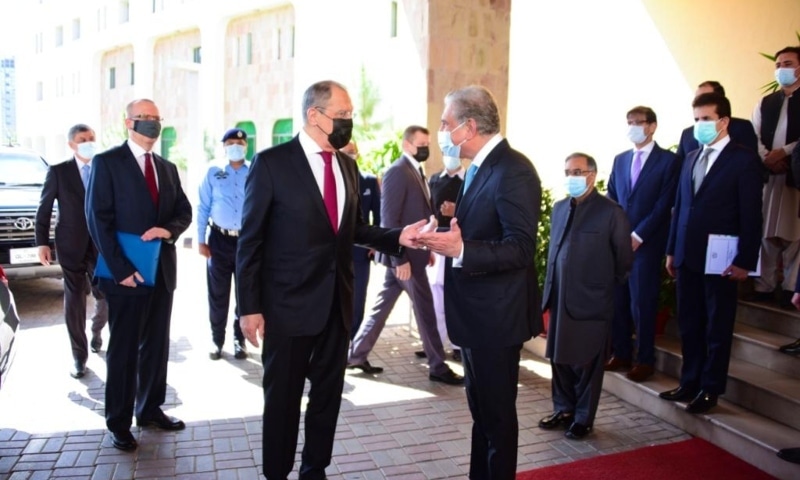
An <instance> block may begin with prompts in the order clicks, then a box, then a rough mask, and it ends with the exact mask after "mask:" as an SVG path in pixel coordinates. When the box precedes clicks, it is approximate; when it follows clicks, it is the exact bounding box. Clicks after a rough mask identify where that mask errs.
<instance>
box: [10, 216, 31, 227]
mask: <svg viewBox="0 0 800 480" xmlns="http://www.w3.org/2000/svg"><path fill="white" fill-rule="evenodd" d="M14 227H15V228H16V229H17V230H30V229H31V228H33V220H31V219H30V218H28V217H19V218H18V219H16V220H14Z"/></svg>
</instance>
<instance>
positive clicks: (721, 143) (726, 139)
mask: <svg viewBox="0 0 800 480" xmlns="http://www.w3.org/2000/svg"><path fill="white" fill-rule="evenodd" d="M729 143H731V137H730V135H725V136H724V137H722V138H720V139H719V140H718V141H717V143H715V144H713V145H707V146H705V147H703V150H705V149H706V148H713V149H714V151H715V152H717V153H719V152H721V151H722V149H723V148H725V147H726V146H728V144H729Z"/></svg>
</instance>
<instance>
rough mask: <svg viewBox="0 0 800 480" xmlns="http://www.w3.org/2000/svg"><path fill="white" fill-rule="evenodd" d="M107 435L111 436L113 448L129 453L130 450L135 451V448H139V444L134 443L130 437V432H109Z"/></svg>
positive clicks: (134, 440)
mask: <svg viewBox="0 0 800 480" xmlns="http://www.w3.org/2000/svg"><path fill="white" fill-rule="evenodd" d="M109 433H110V434H111V444H112V445H114V448H117V449H119V450H125V451H126V452H129V451H131V450H136V447H138V446H139V444H137V443H136V439H135V438H133V435H131V432H130V430H125V431H121V432H112V431H110V430H109Z"/></svg>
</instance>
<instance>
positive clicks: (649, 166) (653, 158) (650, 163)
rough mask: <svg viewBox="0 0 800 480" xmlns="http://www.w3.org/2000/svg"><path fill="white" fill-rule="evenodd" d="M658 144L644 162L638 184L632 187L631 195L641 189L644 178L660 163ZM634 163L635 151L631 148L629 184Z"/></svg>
mask: <svg viewBox="0 0 800 480" xmlns="http://www.w3.org/2000/svg"><path fill="white" fill-rule="evenodd" d="M659 150H660V149H659V148H658V145H654V146H653V150H651V151H650V155H648V156H647V161H646V162H644V165H643V166H642V171H641V172H639V178H638V179H636V185H634V186H633V188H631V195H633V192H635V191H636V190H638V189H639V185H641V184H642V179H645V178H647V177H649V176H650V172H652V171H653V170H654V169H655V168H656V167H655V166H654V165H655V164H656V163H658V159H659V156H660V152H659ZM632 165H633V151H632V150H631V152H630V156H629V157H628V170H627V171H628V185H630V178H631V166H632Z"/></svg>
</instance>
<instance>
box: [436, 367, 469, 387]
mask: <svg viewBox="0 0 800 480" xmlns="http://www.w3.org/2000/svg"><path fill="white" fill-rule="evenodd" d="M428 379H429V380H430V381H432V382H441V383H446V384H448V385H463V384H464V377H462V376H461V375H459V374H457V373H455V372H454V371H452V370H448V371H446V372H444V373H443V374H441V375H436V374H434V373H431V374H430V375H428Z"/></svg>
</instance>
